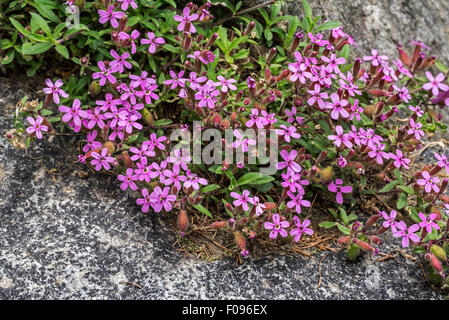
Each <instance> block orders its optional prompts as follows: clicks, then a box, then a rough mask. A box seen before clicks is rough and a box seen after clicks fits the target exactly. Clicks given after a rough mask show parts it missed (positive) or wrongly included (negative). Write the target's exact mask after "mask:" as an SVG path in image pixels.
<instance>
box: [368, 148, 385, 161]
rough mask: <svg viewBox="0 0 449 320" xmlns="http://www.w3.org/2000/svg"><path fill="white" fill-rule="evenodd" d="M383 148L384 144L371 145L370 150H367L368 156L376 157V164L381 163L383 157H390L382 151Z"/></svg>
mask: <svg viewBox="0 0 449 320" xmlns="http://www.w3.org/2000/svg"><path fill="white" fill-rule="evenodd" d="M384 149H385V145H384V144H380V145H376V146H373V148H371V151H370V152H368V156H369V157H370V158H376V162H377V163H378V164H383V163H384V160H383V159H389V158H390V156H389V154H388V153H386V152H385V151H384Z"/></svg>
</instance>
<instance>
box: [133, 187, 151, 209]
mask: <svg viewBox="0 0 449 320" xmlns="http://www.w3.org/2000/svg"><path fill="white" fill-rule="evenodd" d="M142 196H143V198H139V199H137V200H136V203H137V204H138V205H139V206H142V212H144V213H146V212H148V209H149V208H150V195H149V194H148V190H147V188H143V189H142Z"/></svg>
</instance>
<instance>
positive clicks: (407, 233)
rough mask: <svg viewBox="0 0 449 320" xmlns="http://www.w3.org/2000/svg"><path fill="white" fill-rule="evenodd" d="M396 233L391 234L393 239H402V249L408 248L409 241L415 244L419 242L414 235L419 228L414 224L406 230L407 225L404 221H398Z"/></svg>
mask: <svg viewBox="0 0 449 320" xmlns="http://www.w3.org/2000/svg"><path fill="white" fill-rule="evenodd" d="M396 227H397V229H398V230H397V231H396V232H394V233H393V237H396V238H400V237H402V247H404V248H408V246H409V244H410V240H412V241H413V242H415V243H417V242H419V237H418V236H417V235H416V234H415V232H416V231H418V230H419V226H418V225H417V224H414V225H412V226H410V227H409V228H408V229H407V225H406V224H405V222H404V221H400V222H399V223H398V224H397V225H396Z"/></svg>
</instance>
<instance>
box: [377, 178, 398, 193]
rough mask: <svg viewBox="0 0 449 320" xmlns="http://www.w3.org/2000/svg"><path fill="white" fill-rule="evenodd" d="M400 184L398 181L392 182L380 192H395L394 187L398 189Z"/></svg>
mask: <svg viewBox="0 0 449 320" xmlns="http://www.w3.org/2000/svg"><path fill="white" fill-rule="evenodd" d="M398 184H399V181H398V180H394V181H391V182H390V183H388V184H386V185H385V186H384V187H383V188H382V189H381V190H380V191H379V192H387V191H390V190H393V189H394V187H396V186H397V185H398Z"/></svg>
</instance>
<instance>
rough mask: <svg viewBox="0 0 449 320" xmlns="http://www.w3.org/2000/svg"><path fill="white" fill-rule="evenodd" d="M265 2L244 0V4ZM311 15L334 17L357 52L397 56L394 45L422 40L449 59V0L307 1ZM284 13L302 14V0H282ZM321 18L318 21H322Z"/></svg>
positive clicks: (441, 57)
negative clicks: (375, 50)
mask: <svg viewBox="0 0 449 320" xmlns="http://www.w3.org/2000/svg"><path fill="white" fill-rule="evenodd" d="M263 2H266V0H245V1H244V6H246V7H250V6H252V5H255V4H258V3H263ZM309 3H310V6H311V7H312V9H313V14H314V16H315V17H316V16H319V15H320V16H321V17H322V18H323V20H325V19H328V20H338V21H340V22H342V23H343V29H344V30H345V31H346V32H347V33H349V34H350V35H352V36H353V37H354V39H355V41H356V42H357V44H358V45H359V48H355V49H354V50H355V52H356V53H357V54H359V55H360V54H365V55H366V54H368V53H370V50H371V49H378V50H379V53H381V54H387V55H389V56H390V57H394V58H396V57H397V50H396V45H397V44H398V43H401V44H403V45H404V44H408V43H409V41H410V39H413V40H420V41H423V42H424V43H425V44H427V45H428V46H430V47H431V48H432V51H431V53H432V54H433V55H436V56H438V57H439V58H440V59H441V60H442V61H444V62H445V63H446V64H447V63H448V62H449V46H448V43H449V20H448V19H447V12H449V2H448V1H447V0H393V1H392V0H351V1H349V0H309ZM286 12H287V13H288V14H291V15H297V16H299V17H301V18H302V17H303V8H302V1H300V0H294V1H288V2H286ZM323 20H322V21H323Z"/></svg>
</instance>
